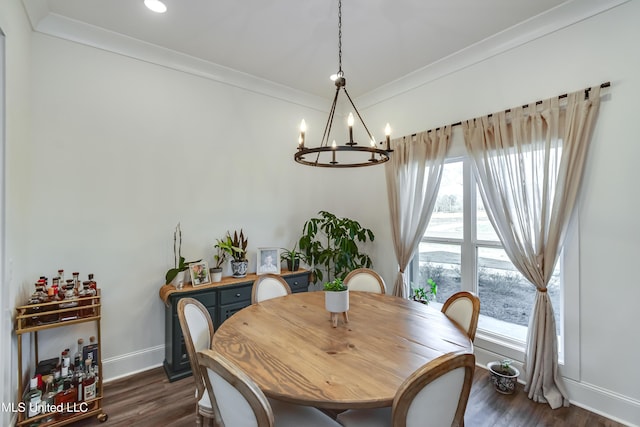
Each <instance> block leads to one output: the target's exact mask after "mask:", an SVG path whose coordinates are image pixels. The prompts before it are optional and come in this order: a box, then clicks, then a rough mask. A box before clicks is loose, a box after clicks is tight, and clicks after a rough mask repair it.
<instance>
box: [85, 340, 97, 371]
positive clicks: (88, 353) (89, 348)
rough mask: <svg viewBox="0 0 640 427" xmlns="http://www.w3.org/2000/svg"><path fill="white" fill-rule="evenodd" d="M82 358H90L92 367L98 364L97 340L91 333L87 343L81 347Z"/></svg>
mask: <svg viewBox="0 0 640 427" xmlns="http://www.w3.org/2000/svg"><path fill="white" fill-rule="evenodd" d="M82 359H83V360H87V359H91V364H92V365H93V366H94V367H95V366H97V365H98V342H97V341H96V337H94V336H93V335H92V336H90V337H89V344H88V345H85V346H84V348H83V349H82ZM96 375H97V372H96Z"/></svg>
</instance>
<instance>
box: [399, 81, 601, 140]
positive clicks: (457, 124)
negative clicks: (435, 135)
mask: <svg viewBox="0 0 640 427" xmlns="http://www.w3.org/2000/svg"><path fill="white" fill-rule="evenodd" d="M609 86H611V82H604V83H602V84H601V85H600V88H602V89H604V88H605V87H609ZM590 90H591V88H590V87H588V88H586V89H585V90H584V96H585V98H588V97H589V91H590ZM568 95H569V94H568V93H563V94H562V95H558V99H562V98H566V97H567V96H568ZM540 104H542V101H536V105H540ZM522 107H527V105H523V106H522ZM504 112H505V113H509V112H511V109H510V108H509V109H507V110H504ZM491 116H493V114H489V115H488V116H487V117H491ZM460 125H462V122H461V121H460V122H457V123H453V124H450V125H449V126H450V127H454V126H460ZM440 129H441V127H437V128H435V129H433V130H440ZM416 135H417V133H412V134H411V137H414V136H416ZM403 138H406V137H403Z"/></svg>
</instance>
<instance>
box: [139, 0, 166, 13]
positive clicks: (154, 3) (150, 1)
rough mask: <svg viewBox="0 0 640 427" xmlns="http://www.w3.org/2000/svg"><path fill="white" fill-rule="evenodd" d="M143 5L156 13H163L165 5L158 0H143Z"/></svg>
mask: <svg viewBox="0 0 640 427" xmlns="http://www.w3.org/2000/svg"><path fill="white" fill-rule="evenodd" d="M144 5H145V6H147V7H148V8H149V9H150V10H152V11H154V12H156V13H165V12H166V11H167V6H166V5H165V4H164V3H162V2H161V1H160V0H144Z"/></svg>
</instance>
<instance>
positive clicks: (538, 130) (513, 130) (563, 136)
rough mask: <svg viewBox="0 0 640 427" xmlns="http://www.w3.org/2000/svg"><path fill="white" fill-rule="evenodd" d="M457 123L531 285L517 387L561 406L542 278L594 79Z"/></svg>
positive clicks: (566, 214) (579, 149)
mask: <svg viewBox="0 0 640 427" xmlns="http://www.w3.org/2000/svg"><path fill="white" fill-rule="evenodd" d="M588 95H589V96H588V99H585V91H580V92H574V93H571V94H568V95H567V97H566V100H565V99H559V98H553V99H549V100H546V101H543V102H542V103H541V104H540V105H536V104H530V105H528V106H524V107H519V108H514V109H512V110H511V112H510V113H506V112H501V113H496V114H494V115H493V116H491V117H489V116H487V117H480V118H477V119H474V120H470V121H467V122H464V123H462V126H463V130H464V138H465V145H466V148H467V150H468V152H469V155H470V157H471V158H472V164H473V169H474V172H475V173H476V177H477V179H478V182H479V187H480V194H481V197H482V200H483V202H484V205H485V208H486V210H487V214H488V217H489V219H490V221H491V223H492V224H493V226H494V228H495V229H496V232H497V234H498V237H499V238H500V241H501V242H502V244H503V246H504V248H505V251H506V252H507V255H508V256H509V258H510V259H511V261H512V262H513V264H514V265H515V266H516V267H517V269H518V270H519V271H520V272H521V273H522V274H523V275H524V276H525V277H526V278H527V279H528V280H529V281H530V282H531V283H532V284H533V285H535V287H536V288H537V290H538V292H537V293H536V298H535V302H534V305H533V310H532V314H531V319H530V320H529V331H528V335H527V348H526V353H525V365H524V368H525V369H524V370H525V377H526V378H525V380H526V382H527V385H526V387H525V391H526V392H528V395H529V398H530V399H533V400H534V401H537V402H549V405H550V406H551V407H552V408H554V409H555V408H558V407H560V406H563V405H565V406H568V404H569V403H568V399H567V394H566V391H565V389H564V386H563V384H562V383H561V382H560V378H559V376H558V350H557V348H558V342H557V337H556V325H555V320H554V315H553V307H552V306H551V301H550V299H549V297H548V295H547V284H548V282H549V279H550V278H551V275H552V273H553V269H554V266H555V264H556V261H557V259H558V254H559V252H560V250H561V247H562V243H563V239H564V234H565V232H566V229H567V225H568V223H569V220H570V217H571V214H572V212H573V209H574V206H575V203H576V199H577V194H578V190H579V186H580V180H581V177H582V174H583V169H584V164H585V158H586V154H587V148H588V143H589V139H590V135H591V131H592V129H593V125H594V123H595V120H596V116H597V112H598V107H599V103H600V87H593V88H591V89H590V90H589V92H588Z"/></svg>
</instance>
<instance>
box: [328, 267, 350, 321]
mask: <svg viewBox="0 0 640 427" xmlns="http://www.w3.org/2000/svg"><path fill="white" fill-rule="evenodd" d="M324 305H325V308H326V309H327V311H328V312H329V313H331V323H332V325H333V327H334V328H335V327H337V326H338V314H340V313H342V316H343V317H344V321H345V323H347V322H349V316H348V315H347V312H348V311H349V289H348V288H347V287H346V286H345V285H344V283H342V279H340V278H335V279H333V281H331V282H327V283H325V284H324Z"/></svg>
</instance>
